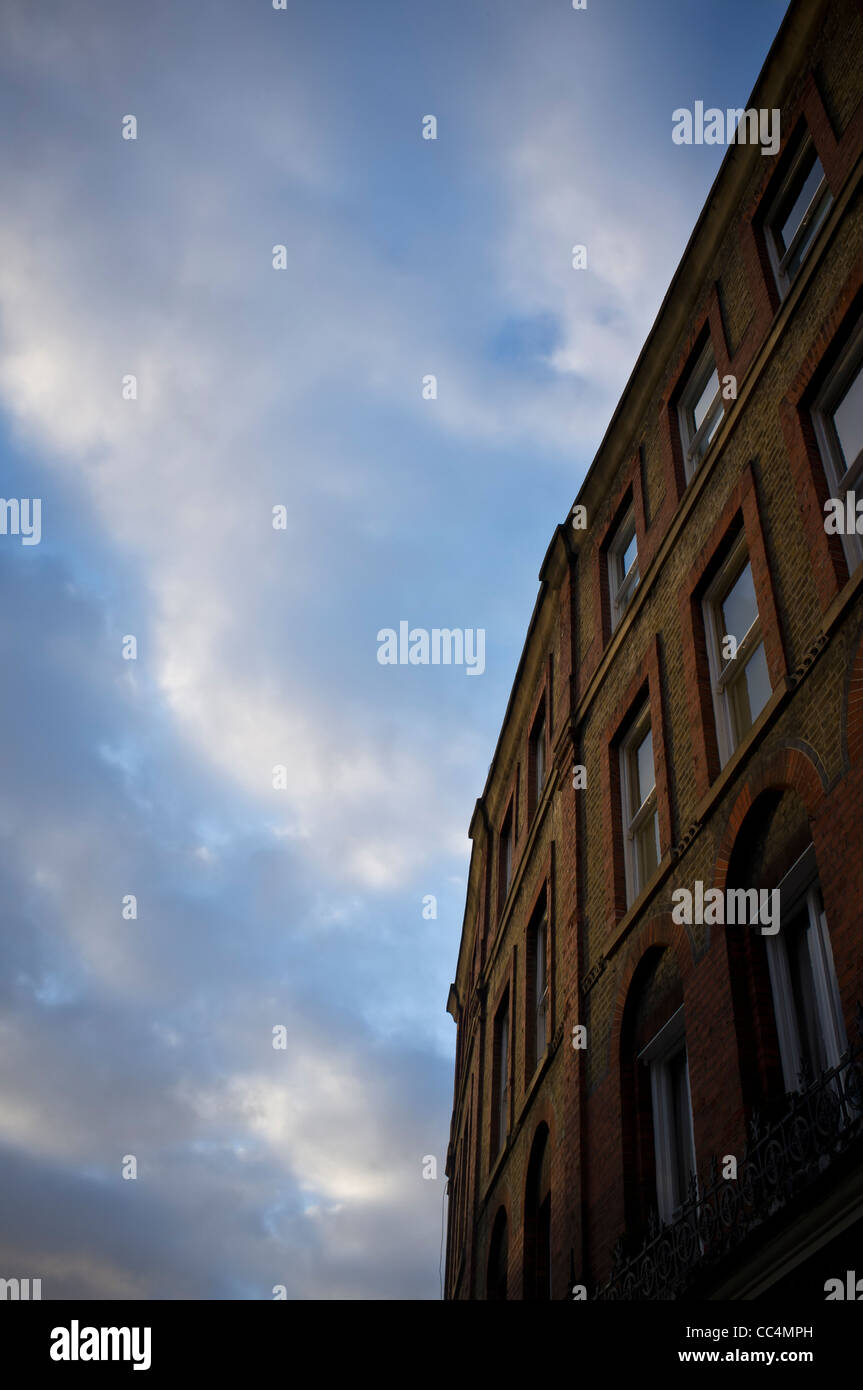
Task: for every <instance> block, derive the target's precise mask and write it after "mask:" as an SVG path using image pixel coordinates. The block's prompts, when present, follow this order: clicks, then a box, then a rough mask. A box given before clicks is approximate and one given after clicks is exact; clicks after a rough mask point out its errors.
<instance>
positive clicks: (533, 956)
mask: <svg viewBox="0 0 863 1390" xmlns="http://www.w3.org/2000/svg"><path fill="white" fill-rule="evenodd" d="M527 967H528V990H527V1020H528V1024H527V1027H528V1036H527V1067H526V1079H527V1080H529V1079H530V1077H531V1076H532V1075H533V1073H534V1072H535V1071H536V1068H537V1067H538V1065H539V1063H540V1062H541V1061H542V1059H543V1057H544V1056H545V1048H546V1043H547V1042H548V1007H549V994H548V917H547V916H546V912H545V906H544V905H543V906H542V907H541V908H540V910H539V911H538V913H537V915H536V918H535V920H534V923H533V925H532V926H531V928H530V932H529V934H528V942H527Z"/></svg>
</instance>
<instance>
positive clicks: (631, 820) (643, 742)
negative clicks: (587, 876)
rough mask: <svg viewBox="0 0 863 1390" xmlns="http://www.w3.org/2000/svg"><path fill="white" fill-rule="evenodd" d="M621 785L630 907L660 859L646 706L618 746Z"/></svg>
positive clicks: (654, 778) (627, 896)
mask: <svg viewBox="0 0 863 1390" xmlns="http://www.w3.org/2000/svg"><path fill="white" fill-rule="evenodd" d="M620 782H621V793H622V798H623V842H624V853H625V860H626V899H627V903H628V904H629V903H632V902H634V901H635V899H636V898H637V897H638V894H639V893H640V892H641V890H642V888H643V887H644V886H645V884H646V883H647V882H648V881H649V880H650V879H651V878H652V877H653V874H654V873H655V871H656V868H657V866H658V864H659V858H660V855H659V815H658V812H657V807H656V773H655V771H654V765H653V733H652V730H651V726H650V714H649V711H648V707H647V706H646V705H645V707H644V710H643V711H642V713H641V714H640V715H639V716H638V718H637V719H636V720H635V722H634V724H633V726H632V728H631V730H630V732H629V733H628V734H627V736H626V738H625V739H624V742H623V744H622V745H621V749H620Z"/></svg>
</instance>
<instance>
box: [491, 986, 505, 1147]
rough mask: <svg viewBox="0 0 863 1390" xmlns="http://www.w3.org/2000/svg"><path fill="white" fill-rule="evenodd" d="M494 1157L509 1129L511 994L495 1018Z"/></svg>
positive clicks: (503, 1142)
mask: <svg viewBox="0 0 863 1390" xmlns="http://www.w3.org/2000/svg"><path fill="white" fill-rule="evenodd" d="M492 1110H493V1114H492V1126H493V1127H492V1145H491V1153H492V1158H495V1157H496V1156H497V1155H498V1153H499V1152H500V1150H501V1149H502V1148H503V1146H504V1144H505V1143H506V1136H507V1131H508V1130H509V994H508V993H507V994H506V996H505V997H504V1000H503V1003H502V1004H501V1006H500V1008H499V1009H498V1011H497V1014H496V1015H495V1020H494V1086H493V1089H492Z"/></svg>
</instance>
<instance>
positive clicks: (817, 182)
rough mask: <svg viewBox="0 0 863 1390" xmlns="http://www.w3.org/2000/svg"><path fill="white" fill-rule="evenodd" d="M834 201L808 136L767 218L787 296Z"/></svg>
mask: <svg viewBox="0 0 863 1390" xmlns="http://www.w3.org/2000/svg"><path fill="white" fill-rule="evenodd" d="M831 202H832V197H831V194H830V189H829V188H828V187H827V180H826V179H825V177H824V170H823V169H822V167H821V161H820V159H819V158H818V156H817V154H816V153H815V147H814V145H813V144H812V141H811V140H810V139H808V138H807V139H805V140H804V142H803V144H802V146H801V148H800V150H799V151H798V153H797V155H796V157H795V159H794V162H793V164H792V165H791V168H790V169H789V171H788V173H787V174H786V176H785V178H784V180H783V182H782V185H781V187H780V189H779V192H778V193H777V195H776V198H775V199H774V201H773V203H772V205H771V207H770V210H769V211H768V213H767V217H766V219H765V229H766V232H767V246H768V250H769V253H770V259H771V262H772V264H773V274H774V276H775V278H776V284H777V287H778V289H779V293H780V295H781V297H782V298H783V299H784V297H785V295H786V294H787V293H788V291H789V289H790V288H791V285H792V283H793V281H794V277H795V276H796V274H797V272H798V270H799V269H800V266H801V265H802V263H803V260H804V259H805V257H806V254H807V252H808V251H809V248H810V247H811V245H812V243H813V241H814V240H815V236H816V233H817V232H818V228H819V227H820V226H821V224H822V222H823V221H824V218H825V217H826V216H827V211H828V209H829V207H830V204H831Z"/></svg>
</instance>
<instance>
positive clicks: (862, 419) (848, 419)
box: [833, 367, 863, 471]
mask: <svg viewBox="0 0 863 1390" xmlns="http://www.w3.org/2000/svg"><path fill="white" fill-rule="evenodd" d="M833 427H834V429H835V430H836V438H837V439H838V441H839V446H840V448H841V450H842V458H843V462H844V465H845V469H846V471H847V470H848V469H849V468H850V467H851V465H852V463H853V462H854V460H855V459H856V457H857V455H858V454H859V453H860V450H861V449H863V370H861V369H860V367H858V368H857V375H856V376H855V377H854V380H853V381H852V382H851V383H850V385H849V386H848V388H847V390H846V391H845V394H844V396H843V397H842V399H841V400H840V402H839V404H838V405H837V406H836V408H835V410H834V411H833Z"/></svg>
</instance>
